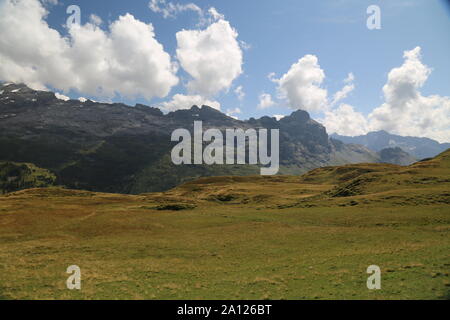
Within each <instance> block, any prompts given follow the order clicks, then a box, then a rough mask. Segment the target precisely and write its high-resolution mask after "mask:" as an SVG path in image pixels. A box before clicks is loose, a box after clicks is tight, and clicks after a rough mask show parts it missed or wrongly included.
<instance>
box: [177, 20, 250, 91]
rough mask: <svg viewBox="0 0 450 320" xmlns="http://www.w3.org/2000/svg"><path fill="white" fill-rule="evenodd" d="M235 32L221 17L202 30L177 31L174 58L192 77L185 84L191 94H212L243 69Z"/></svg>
mask: <svg viewBox="0 0 450 320" xmlns="http://www.w3.org/2000/svg"><path fill="white" fill-rule="evenodd" d="M237 37H238V33H237V32H236V30H235V29H233V28H232V27H231V26H230V23H229V22H228V21H226V20H224V19H222V18H221V19H220V20H219V21H217V22H214V23H212V24H211V25H209V26H208V27H207V28H206V29H204V30H182V31H179V32H177V34H176V38H177V44H178V47H177V58H178V60H179V62H180V65H181V67H182V68H183V69H184V70H185V71H186V72H187V73H188V74H189V75H190V76H191V77H192V79H191V80H190V81H189V82H188V83H187V88H188V90H189V92H190V93H191V94H192V93H194V94H200V95H203V96H208V97H211V96H214V95H216V94H217V93H219V92H220V91H226V90H228V89H229V88H230V86H231V84H232V82H233V80H234V79H236V78H237V77H238V76H239V75H240V74H241V73H242V62H243V56H242V50H241V48H240V46H239V42H238V41H237Z"/></svg>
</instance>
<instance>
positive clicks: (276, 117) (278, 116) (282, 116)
mask: <svg viewBox="0 0 450 320" xmlns="http://www.w3.org/2000/svg"><path fill="white" fill-rule="evenodd" d="M272 117H274V118H275V119H277V121H280V120H281V119H283V118H284V117H286V116H285V115H282V114H274V115H273V116H272Z"/></svg>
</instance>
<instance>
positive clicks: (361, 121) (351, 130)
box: [319, 103, 369, 136]
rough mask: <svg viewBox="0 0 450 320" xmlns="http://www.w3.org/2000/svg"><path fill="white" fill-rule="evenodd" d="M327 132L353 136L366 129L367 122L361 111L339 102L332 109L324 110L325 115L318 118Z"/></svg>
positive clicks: (363, 132) (362, 132)
mask: <svg viewBox="0 0 450 320" xmlns="http://www.w3.org/2000/svg"><path fill="white" fill-rule="evenodd" d="M319 122H321V123H322V124H323V125H324V126H325V128H326V129H327V132H328V133H329V134H332V133H339V134H341V135H347V136H355V135H360V134H365V133H367V131H368V128H369V126H368V123H367V120H366V118H365V117H364V115H363V114H362V113H359V112H357V111H355V110H354V108H353V107H352V106H350V105H348V104H344V103H343V104H341V105H339V107H337V108H336V109H334V110H329V111H325V117H324V118H323V119H319Z"/></svg>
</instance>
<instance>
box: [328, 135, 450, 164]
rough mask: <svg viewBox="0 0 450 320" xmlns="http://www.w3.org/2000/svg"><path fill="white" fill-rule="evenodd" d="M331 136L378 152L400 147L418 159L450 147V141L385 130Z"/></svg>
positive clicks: (429, 156)
mask: <svg viewBox="0 0 450 320" xmlns="http://www.w3.org/2000/svg"><path fill="white" fill-rule="evenodd" d="M331 137H332V138H334V139H337V140H340V141H342V142H344V143H356V144H361V145H363V146H365V147H367V148H369V149H370V150H373V151H376V152H379V151H381V150H382V149H385V148H396V147H398V148H401V149H402V150H403V151H405V152H407V153H409V154H410V155H412V156H413V157H414V158H416V159H418V160H420V159H425V158H432V157H435V156H436V155H438V154H440V153H441V152H443V151H445V150H447V149H448V148H450V143H439V142H437V141H435V140H432V139H429V138H418V137H403V136H399V135H395V134H390V133H388V132H386V131H384V130H381V131H374V132H369V133H367V134H365V135H360V136H355V137H349V136H341V135H338V134H336V133H334V134H332V135H331Z"/></svg>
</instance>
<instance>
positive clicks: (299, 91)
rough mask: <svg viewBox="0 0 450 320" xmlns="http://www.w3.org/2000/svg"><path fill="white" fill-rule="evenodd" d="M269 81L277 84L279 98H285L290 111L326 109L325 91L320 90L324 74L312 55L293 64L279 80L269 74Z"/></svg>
mask: <svg viewBox="0 0 450 320" xmlns="http://www.w3.org/2000/svg"><path fill="white" fill-rule="evenodd" d="M268 77H269V79H271V80H272V81H274V82H276V83H278V91H279V93H280V96H281V97H283V98H286V99H287V101H288V103H289V106H290V107H291V108H292V109H302V110H306V111H310V112H317V111H324V110H326V109H327V106H328V101H327V90H325V89H323V88H321V84H322V82H323V80H324V79H325V73H324V72H323V70H322V69H321V68H320V65H319V64H318V59H317V57H316V56H314V55H310V54H308V55H305V56H304V57H303V58H301V59H299V60H298V62H297V63H294V64H293V65H292V66H291V68H290V69H289V71H288V72H287V73H285V74H284V75H283V76H282V77H281V78H280V79H275V78H274V74H273V73H271V74H269V76H268Z"/></svg>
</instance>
